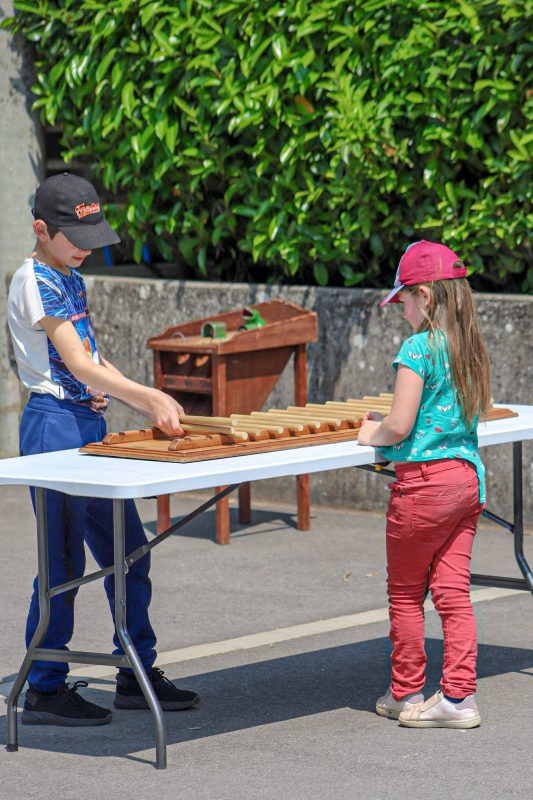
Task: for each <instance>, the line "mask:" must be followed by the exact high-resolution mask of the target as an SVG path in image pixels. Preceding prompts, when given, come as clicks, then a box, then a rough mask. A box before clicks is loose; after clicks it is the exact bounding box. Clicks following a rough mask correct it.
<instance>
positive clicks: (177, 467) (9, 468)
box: [0, 406, 533, 769]
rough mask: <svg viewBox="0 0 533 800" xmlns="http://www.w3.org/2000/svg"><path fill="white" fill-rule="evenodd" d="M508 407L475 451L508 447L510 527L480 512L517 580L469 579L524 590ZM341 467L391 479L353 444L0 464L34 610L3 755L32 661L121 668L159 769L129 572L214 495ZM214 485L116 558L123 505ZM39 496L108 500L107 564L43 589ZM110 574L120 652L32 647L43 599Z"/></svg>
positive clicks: (72, 453) (515, 426)
mask: <svg viewBox="0 0 533 800" xmlns="http://www.w3.org/2000/svg"><path fill="white" fill-rule="evenodd" d="M510 408H512V409H513V410H515V411H517V412H518V414H519V416H518V417H513V418H510V419H503V420H498V421H494V422H489V423H481V424H480V425H479V428H478V437H479V444H480V446H481V447H487V446H491V445H496V444H505V443H512V445H513V520H512V522H507V521H506V520H504V519H502V518H501V517H499V516H497V515H496V514H493V513H492V512H490V511H485V512H484V514H485V516H487V517H488V518H489V519H491V520H492V521H493V522H495V523H497V524H499V525H502V526H503V527H505V528H507V529H508V530H509V531H510V532H511V533H512V534H513V538H514V551H515V556H516V560H517V563H518V566H519V568H520V571H521V573H522V576H523V577H521V578H512V577H502V576H498V575H472V576H471V580H472V583H473V584H476V585H485V586H500V587H511V588H514V589H524V590H527V591H531V592H532V593H533V573H532V572H531V569H530V567H529V565H528V563H527V561H526V558H525V556H524V552H523V499H522V442H523V441H526V440H529V439H533V406H510ZM346 467H359V468H363V469H369V470H377V471H379V472H381V473H382V474H385V475H393V476H394V473H393V472H391V471H390V470H387V469H385V468H383V466H381V465H380V463H379V459H378V457H377V454H376V451H375V449H374V448H373V447H366V446H362V445H359V444H357V443H356V442H355V441H348V442H337V443H332V444H318V445H312V446H308V447H302V448H294V449H288V450H278V451H274V452H267V453H260V454H255V455H243V456H236V457H232V458H223V459H215V460H210V461H198V462H193V463H187V464H179V463H172V462H161V461H145V460H135V459H121V460H119V459H117V458H109V457H107V458H106V457H103V456H93V455H82V454H80V453H78V451H77V450H61V451H57V452H53V453H43V454H40V455H34V456H22V457H19V458H11V459H4V460H3V461H0V485H8V484H22V485H26V486H33V487H35V500H36V516H37V557H38V559H37V560H38V579H39V580H38V583H39V612H40V618H39V624H38V627H37V630H36V631H35V634H34V636H33V639H32V641H31V643H30V645H29V647H28V650H27V653H26V656H25V657H24V660H23V662H22V665H21V667H20V670H19V672H18V674H17V678H16V680H15V682H14V685H13V688H12V690H11V693H10V695H9V698H8V700H7V706H8V708H7V719H8V724H7V744H6V748H7V750H9V751H16V750H17V749H18V736H17V700H18V697H19V695H20V692H21V691H22V688H23V686H24V683H25V681H26V678H27V676H28V673H29V671H30V667H31V663H32V661H34V660H38V659H39V660H48V661H62V662H70V661H72V662H78V663H84V664H105V665H112V666H116V667H121V666H122V667H130V668H131V669H132V670H133V672H134V674H135V675H136V677H137V679H138V681H139V683H140V685H141V687H142V690H143V692H144V695H145V697H146V700H147V702H148V705H149V707H150V710H151V712H152V715H153V717H154V724H155V732H156V761H155V766H156V768H157V769H164V768H165V767H166V727H165V720H164V716H163V712H162V710H161V706H160V704H159V702H158V700H157V697H156V695H155V693H154V691H153V688H152V686H151V684H150V682H149V680H148V678H147V676H146V673H145V670H144V668H143V666H142V663H141V661H140V659H139V656H138V654H137V651H136V650H135V648H134V646H133V643H132V641H131V638H130V635H129V633H128V630H127V627H126V602H127V598H126V572H127V571H128V569H129V567H130V566H131V564H133V563H134V562H135V561H137V560H138V559H139V558H142V557H143V556H144V555H145V554H146V553H147V552H148V551H149V550H151V549H153V547H155V546H156V545H159V544H161V543H162V542H163V541H164V540H165V539H166V538H167V537H168V536H170V535H171V534H173V533H174V532H175V531H176V530H178V529H179V528H182V527H184V526H185V525H186V524H187V523H188V522H190V521H191V520H192V519H194V518H195V517H196V516H198V515H199V514H201V513H202V512H203V511H205V510H207V509H208V508H210V507H211V506H212V505H214V504H215V503H216V502H217V501H218V500H220V499H221V498H222V497H224V496H226V495H227V494H229V493H230V492H232V491H233V490H234V489H236V488H237V487H238V486H239V485H240V484H241V483H245V482H248V481H257V480H265V479H268V478H278V477H284V476H288V475H299V474H302V473H304V472H305V473H306V474H309V473H313V472H323V471H326V470H330V469H344V468H346ZM220 486H227V488H226V489H224V490H223V491H222V492H219V493H218V494H216V495H215V496H214V497H212V498H211V499H209V500H208V501H207V502H205V503H203V504H202V505H201V506H199V507H198V508H197V509H195V510H194V511H193V512H192V513H191V514H188V515H187V516H186V517H185V518H183V519H182V520H180V521H179V522H178V523H176V524H175V525H173V526H172V527H170V528H169V529H168V530H167V531H165V532H164V533H163V534H161V535H160V536H158V537H157V538H155V539H153V540H152V541H151V542H149V543H148V544H147V545H145V546H144V547H141V548H138V549H137V550H136V551H134V552H133V553H126V552H125V545H124V500H127V499H130V498H131V499H135V498H140V497H153V496H156V495H162V494H171V493H175V492H188V491H194V490H197V489H207V488H216V487H220ZM46 489H53V490H55V491H60V492H64V493H66V494H70V495H77V496H84V497H102V498H108V499H111V500H113V526H114V533H113V535H114V563H113V564H112V565H110V566H109V567H107V568H105V569H102V570H99V571H97V572H93V573H91V574H90V575H85V576H84V577H82V578H79V579H77V580H74V581H69V582H67V583H64V584H61V585H60V586H54V587H50V586H49V573H48V534H47V525H46ZM113 572H114V573H115V624H116V629H117V635H118V638H119V640H120V642H121V644H122V647H123V649H124V655H111V654H105V653H88V652H81V651H72V650H51V649H45V648H41V647H40V643H41V642H42V640H43V638H44V636H45V634H46V631H47V628H48V623H49V618H50V599H51V598H52V597H54V596H55V595H58V594H62V593H63V592H67V591H69V590H72V589H75V588H76V587H78V586H82V585H84V584H86V583H89V582H91V581H93V580H96V579H98V578H102V577H104V576H106V575H109V574H111V573H113Z"/></svg>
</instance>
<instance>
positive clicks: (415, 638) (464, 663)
mask: <svg viewBox="0 0 533 800" xmlns="http://www.w3.org/2000/svg"><path fill="white" fill-rule="evenodd" d="M396 475H397V480H396V481H394V482H393V483H391V484H389V487H390V489H391V495H390V500H389V508H388V511H387V571H388V582H387V585H388V593H389V615H390V622H391V629H390V638H391V642H392V646H393V650H392V655H391V663H392V686H391V688H392V694H393V697H395V698H396V699H397V700H398V699H401V698H402V697H403V696H405V695H406V694H411V693H412V692H419V691H421V689H422V687H423V686H424V681H425V667H426V653H425V649H424V609H423V604H424V597H425V593H426V588H427V586H428V585H429V588H430V590H431V595H432V599H433V603H434V604H435V608H436V609H437V611H438V613H439V616H440V619H441V623H442V630H443V635H444V664H443V668H442V680H441V689H442V691H443V692H444V694H446V695H448V696H449V697H453V698H459V697H465V696H466V695H469V694H473V693H474V692H475V691H476V659H477V638H476V621H475V617H474V610H473V608H472V603H471V602H470V556H471V553H472V544H473V541H474V535H475V533H476V527H477V522H478V518H479V515H480V513H481V511H482V509H483V506H482V505H481V504H480V502H479V484H478V478H477V474H476V471H475V469H474V467H473V466H472V465H471V464H469V463H468V462H467V461H461V460H459V459H442V460H440V461H429V462H421V463H412V464H406V463H404V464H397V465H396Z"/></svg>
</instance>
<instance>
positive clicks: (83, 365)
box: [39, 317, 184, 436]
mask: <svg viewBox="0 0 533 800" xmlns="http://www.w3.org/2000/svg"><path fill="white" fill-rule="evenodd" d="M39 322H40V324H41V325H42V327H43V328H44V330H45V332H46V335H47V336H48V338H49V339H50V341H51V342H52V344H53V345H54V347H55V348H56V350H57V352H58V353H59V355H60V356H61V358H62V360H63V363H64V364H65V366H66V367H67V369H69V370H70V372H71V373H72V374H73V375H74V377H75V378H76V379H77V380H79V381H80V383H84V384H86V385H87V386H90V387H91V389H94V390H95V391H96V392H105V393H106V394H109V395H111V396H112V397H116V398H117V400H121V401H122V402H123V403H125V404H126V405H128V406H130V407H131V408H133V409H135V411H139V412H140V413H141V414H145V415H146V416H148V417H150V418H151V419H152V420H153V421H154V422H155V424H156V425H157V427H158V428H161V430H162V431H164V432H165V433H166V434H167V435H168V436H182V435H183V428H182V427H181V425H180V420H179V418H180V414H183V413H184V411H183V408H182V407H181V406H180V404H179V403H177V402H176V401H175V400H174V399H173V398H172V397H170V395H168V394H165V393H164V392H160V391H159V390H158V389H152V388H150V387H148V386H143V385H142V384H140V383H136V382H135V381H132V380H130V379H129V378H126V377H125V376H124V375H123V374H122V373H121V372H120V371H119V370H118V369H117V368H116V367H113V366H112V365H110V363H109V362H108V361H107V362H105V366H104V365H103V364H96V363H95V362H94V361H93V360H92V359H91V358H89V357H88V355H87V353H86V351H85V350H84V348H83V345H82V343H81V341H80V338H79V336H78V334H77V333H76V329H75V328H74V325H73V324H72V323H71V322H70V321H68V320H64V319H59V318H56V317H43V318H42V319H41V320H39Z"/></svg>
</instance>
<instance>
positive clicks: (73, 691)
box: [65, 681, 89, 706]
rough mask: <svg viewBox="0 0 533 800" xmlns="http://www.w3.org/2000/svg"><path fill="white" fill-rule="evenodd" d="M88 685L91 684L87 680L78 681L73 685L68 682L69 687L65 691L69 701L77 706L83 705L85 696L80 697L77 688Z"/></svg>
mask: <svg viewBox="0 0 533 800" xmlns="http://www.w3.org/2000/svg"><path fill="white" fill-rule="evenodd" d="M88 685H89V684H88V683H87V681H76V683H75V684H74V685H73V686H70V685H69V684H68V683H67V686H68V689H67V690H66V692H65V696H66V695H68V696H69V697H68V699H69V701H70V702H71V703H73V704H74V705H75V706H81V704H82V703H83V697H80V696H79V694H77V690H78V689H79V688H81V687H85V686H88Z"/></svg>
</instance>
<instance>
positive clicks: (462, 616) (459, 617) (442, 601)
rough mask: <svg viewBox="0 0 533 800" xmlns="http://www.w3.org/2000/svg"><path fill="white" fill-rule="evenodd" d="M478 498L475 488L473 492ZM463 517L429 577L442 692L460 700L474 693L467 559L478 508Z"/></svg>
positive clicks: (473, 634) (473, 635)
mask: <svg viewBox="0 0 533 800" xmlns="http://www.w3.org/2000/svg"><path fill="white" fill-rule="evenodd" d="M474 491H475V494H476V495H477V491H478V490H477V486H476V487H475V489H474ZM473 503H474V504H477V509H476V511H475V512H474V513H473V514H472V513H470V514H469V516H466V517H464V518H463V519H462V520H461V521H460V522H459V524H458V525H457V527H456V528H455V530H454V531H453V533H452V534H451V536H450V537H449V538H448V539H447V541H446V542H445V543H444V544H443V546H442V547H441V548H440V550H439V551H438V552H437V553H436V555H435V559H434V561H433V566H432V569H431V574H430V588H431V594H432V597H433V602H434V604H435V607H436V609H437V611H438V613H439V615H440V618H441V622H442V631H443V636H444V663H443V669H442V680H441V689H442V692H443V694H445V695H447V696H448V697H452V698H456V699H461V698H464V697H466V696H467V695H470V694H474V693H475V691H476V661H477V636H476V620H475V616H474V609H473V608H472V603H471V600H470V557H471V554H472V545H473V542H474V535H475V533H476V527H477V522H478V519H479V514H480V513H481V508H480V507H479V503H477V497H474V498H473Z"/></svg>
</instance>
